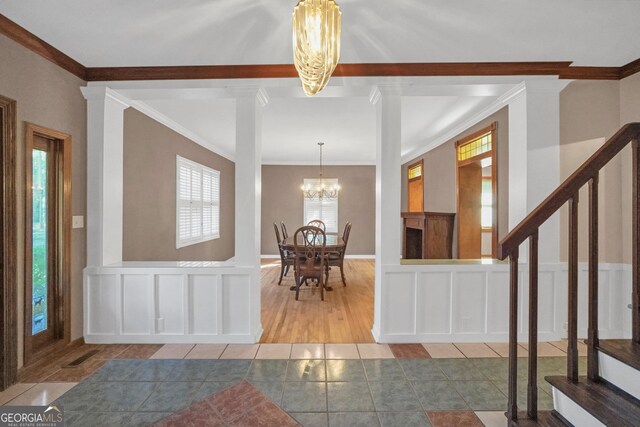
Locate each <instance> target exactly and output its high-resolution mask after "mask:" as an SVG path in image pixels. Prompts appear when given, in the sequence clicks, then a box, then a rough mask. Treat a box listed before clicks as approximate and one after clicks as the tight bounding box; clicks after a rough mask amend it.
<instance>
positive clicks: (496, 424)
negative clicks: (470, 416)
mask: <svg viewBox="0 0 640 427" xmlns="http://www.w3.org/2000/svg"><path fill="white" fill-rule="evenodd" d="M476 416H477V417H478V418H480V421H482V424H484V425H485V427H506V425H507V417H505V416H504V411H476Z"/></svg>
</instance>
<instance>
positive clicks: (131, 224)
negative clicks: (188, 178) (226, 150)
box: [122, 108, 235, 261]
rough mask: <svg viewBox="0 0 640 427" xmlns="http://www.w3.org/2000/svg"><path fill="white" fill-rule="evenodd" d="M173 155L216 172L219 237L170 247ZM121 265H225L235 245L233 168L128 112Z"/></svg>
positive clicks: (173, 234)
mask: <svg viewBox="0 0 640 427" xmlns="http://www.w3.org/2000/svg"><path fill="white" fill-rule="evenodd" d="M176 155H180V156H182V157H185V158H187V159H189V160H193V161H195V162H198V163H200V164H202V165H205V166H208V167H210V168H213V169H215V170H218V171H220V238H219V239H214V240H209V241H207V242H203V243H197V244H195V245H190V246H186V247H183V248H180V249H176ZM123 227H124V236H123V243H122V246H123V248H122V249H123V254H122V257H123V259H124V260H125V261H175V260H179V261H226V260H227V259H229V258H231V257H233V254H234V251H235V247H234V241H235V240H234V239H235V236H234V234H235V164H234V163H233V162H231V161H230V160H227V159H225V158H224V157H221V156H219V155H217V154H215V153H213V152H211V151H209V150H207V149H206V148H204V147H202V146H200V145H198V144H196V143H194V142H193V141H191V140H190V139H187V138H185V137H184V136H182V135H180V134H178V133H176V132H174V131H173V130H171V129H169V128H167V127H166V126H164V125H163V124H161V123H158V122H156V121H155V120H153V119H151V118H149V117H147V116H146V115H144V114H142V113H140V112H139V111H136V110H134V109H132V108H130V109H128V110H126V111H125V113H124V224H123Z"/></svg>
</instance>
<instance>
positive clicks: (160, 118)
mask: <svg viewBox="0 0 640 427" xmlns="http://www.w3.org/2000/svg"><path fill="white" fill-rule="evenodd" d="M131 107H132V108H135V109H136V110H138V111H140V112H141V113H143V114H145V115H147V116H149V117H151V118H152V119H154V120H155V121H157V122H158V123H161V124H163V125H165V126H166V127H168V128H169V129H171V130H173V131H174V132H176V133H179V134H180V135H182V136H184V137H185V138H187V139H190V140H191V141H193V142H195V143H196V144H198V145H201V146H202V147H204V148H206V149H207V150H209V151H212V152H214V153H216V154H218V155H220V156H222V157H224V158H225V159H227V160H231V161H232V162H234V161H235V158H234V155H233V154H231V153H229V152H228V151H226V150H223V149H221V148H219V147H218V146H216V145H215V144H213V143H211V142H210V141H208V140H206V139H204V138H202V137H201V136H200V135H198V134H196V133H194V132H192V131H190V130H189V129H187V128H185V127H184V126H182V125H181V124H179V123H177V122H176V121H174V120H172V119H170V118H169V117H167V116H165V115H164V114H162V113H161V112H159V111H158V110H156V109H155V108H152V107H150V106H149V105H148V104H146V103H144V102H142V101H131Z"/></svg>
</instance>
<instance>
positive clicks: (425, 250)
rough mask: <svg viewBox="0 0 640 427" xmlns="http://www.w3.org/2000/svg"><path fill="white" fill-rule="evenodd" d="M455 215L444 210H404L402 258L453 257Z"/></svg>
mask: <svg viewBox="0 0 640 427" xmlns="http://www.w3.org/2000/svg"><path fill="white" fill-rule="evenodd" d="M455 216H456V214H454V213H443V212H402V219H403V221H402V222H403V227H402V258H404V259H451V258H453V221H454V219H455Z"/></svg>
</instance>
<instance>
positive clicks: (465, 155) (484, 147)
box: [458, 132, 493, 161]
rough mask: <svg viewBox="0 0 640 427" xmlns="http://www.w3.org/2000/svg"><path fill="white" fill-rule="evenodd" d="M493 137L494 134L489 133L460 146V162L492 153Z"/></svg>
mask: <svg viewBox="0 0 640 427" xmlns="http://www.w3.org/2000/svg"><path fill="white" fill-rule="evenodd" d="M492 135H493V133H492V132H487V133H485V134H483V135H480V136H479V137H477V138H475V139H473V140H471V141H469V142H467V143H466V144H464V145H460V146H459V147H458V160H460V161H462V160H467V159H470V158H472V157H475V156H479V155H480V154H484V153H487V152H489V151H491V145H492V142H493V141H492V139H493V138H492Z"/></svg>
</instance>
